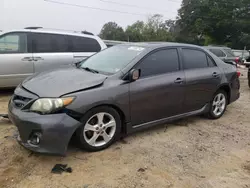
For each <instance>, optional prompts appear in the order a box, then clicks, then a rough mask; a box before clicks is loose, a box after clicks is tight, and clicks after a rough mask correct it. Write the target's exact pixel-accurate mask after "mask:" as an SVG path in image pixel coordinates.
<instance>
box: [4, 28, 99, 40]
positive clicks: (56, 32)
mask: <svg viewBox="0 0 250 188" xmlns="http://www.w3.org/2000/svg"><path fill="white" fill-rule="evenodd" d="M11 32H33V33H50V34H61V35H73V36H81V37H88V38H95V39H96V38H99V37H98V36H96V35H90V34H84V33H81V32H76V31H75V32H74V31H72V32H70V31H64V30H52V29H43V28H39V29H16V30H6V31H3V32H0V34H5V33H11Z"/></svg>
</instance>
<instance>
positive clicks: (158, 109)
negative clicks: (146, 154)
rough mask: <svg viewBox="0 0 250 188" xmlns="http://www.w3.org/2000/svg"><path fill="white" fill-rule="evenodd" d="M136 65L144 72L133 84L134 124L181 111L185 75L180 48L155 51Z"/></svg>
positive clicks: (132, 112)
mask: <svg viewBox="0 0 250 188" xmlns="http://www.w3.org/2000/svg"><path fill="white" fill-rule="evenodd" d="M135 68H136V69H140V71H141V75H140V78H139V79H138V80H137V81H135V82H132V83H130V114H131V123H132V126H137V125H140V124H143V123H147V122H151V121H155V120H160V119H163V118H166V117H170V116H174V115H177V114H179V112H180V109H181V106H182V104H183V100H184V85H185V78H184V72H183V71H182V70H180V66H179V56H178V52H177V49H161V50H158V51H154V52H152V53H151V54H149V55H148V56H147V57H145V58H144V59H143V60H142V61H141V62H139V64H138V65H136V66H135Z"/></svg>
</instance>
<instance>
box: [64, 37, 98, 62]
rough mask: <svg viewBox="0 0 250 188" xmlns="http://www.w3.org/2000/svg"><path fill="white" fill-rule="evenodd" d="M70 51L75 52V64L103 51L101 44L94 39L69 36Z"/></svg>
mask: <svg viewBox="0 0 250 188" xmlns="http://www.w3.org/2000/svg"><path fill="white" fill-rule="evenodd" d="M68 39H69V45H70V51H71V52H73V58H74V63H77V62H79V61H81V60H83V59H86V58H87V57H89V56H91V55H93V54H95V53H96V52H100V51H101V46H100V44H99V42H98V41H97V40H96V39H94V38H88V37H84V36H73V35H69V36H68Z"/></svg>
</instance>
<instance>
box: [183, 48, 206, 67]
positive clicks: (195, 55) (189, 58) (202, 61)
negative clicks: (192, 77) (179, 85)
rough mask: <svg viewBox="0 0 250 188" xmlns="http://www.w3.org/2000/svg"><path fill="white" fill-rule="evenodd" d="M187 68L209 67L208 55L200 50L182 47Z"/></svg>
mask: <svg viewBox="0 0 250 188" xmlns="http://www.w3.org/2000/svg"><path fill="white" fill-rule="evenodd" d="M182 54H183V58H184V68H185V69H196V68H205V67H208V63H207V55H206V54H205V53H204V52H202V51H199V50H194V49H182Z"/></svg>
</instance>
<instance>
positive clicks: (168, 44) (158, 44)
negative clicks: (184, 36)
mask: <svg viewBox="0 0 250 188" xmlns="http://www.w3.org/2000/svg"><path fill="white" fill-rule="evenodd" d="M120 45H121V46H140V47H144V48H161V47H171V46H175V47H178V46H181V47H195V48H202V47H201V46H197V45H192V44H184V43H176V42H136V43H133V42H129V43H126V44H120Z"/></svg>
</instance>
